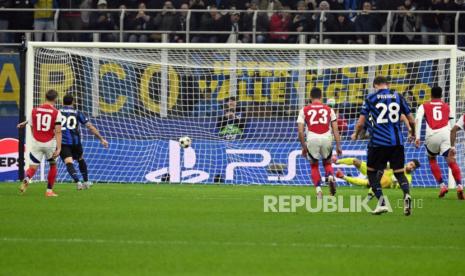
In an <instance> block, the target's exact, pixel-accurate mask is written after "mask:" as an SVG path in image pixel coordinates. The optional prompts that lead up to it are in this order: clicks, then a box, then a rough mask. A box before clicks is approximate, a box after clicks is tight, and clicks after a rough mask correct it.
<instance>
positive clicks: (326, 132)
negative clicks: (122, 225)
mask: <svg viewBox="0 0 465 276" xmlns="http://www.w3.org/2000/svg"><path fill="white" fill-rule="evenodd" d="M336 120H337V117H336V113H335V112H334V110H333V109H332V108H330V107H329V106H327V105H324V104H320V103H318V104H309V105H307V106H306V107H304V108H302V109H301V110H300V112H299V117H298V118H297V123H301V124H306V126H307V149H308V153H309V155H310V158H312V159H314V160H320V159H328V158H330V157H331V155H332V151H333V135H332V133H331V122H333V121H336Z"/></svg>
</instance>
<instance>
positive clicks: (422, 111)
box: [415, 105, 425, 148]
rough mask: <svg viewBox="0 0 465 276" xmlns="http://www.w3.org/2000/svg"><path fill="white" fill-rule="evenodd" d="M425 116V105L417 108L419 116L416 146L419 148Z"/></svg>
mask: <svg viewBox="0 0 465 276" xmlns="http://www.w3.org/2000/svg"><path fill="white" fill-rule="evenodd" d="M424 116H425V109H424V107H423V105H420V107H419V108H418V110H417V116H416V118H415V130H416V131H415V146H416V147H417V148H418V147H419V146H420V137H421V124H422V122H423V117H424Z"/></svg>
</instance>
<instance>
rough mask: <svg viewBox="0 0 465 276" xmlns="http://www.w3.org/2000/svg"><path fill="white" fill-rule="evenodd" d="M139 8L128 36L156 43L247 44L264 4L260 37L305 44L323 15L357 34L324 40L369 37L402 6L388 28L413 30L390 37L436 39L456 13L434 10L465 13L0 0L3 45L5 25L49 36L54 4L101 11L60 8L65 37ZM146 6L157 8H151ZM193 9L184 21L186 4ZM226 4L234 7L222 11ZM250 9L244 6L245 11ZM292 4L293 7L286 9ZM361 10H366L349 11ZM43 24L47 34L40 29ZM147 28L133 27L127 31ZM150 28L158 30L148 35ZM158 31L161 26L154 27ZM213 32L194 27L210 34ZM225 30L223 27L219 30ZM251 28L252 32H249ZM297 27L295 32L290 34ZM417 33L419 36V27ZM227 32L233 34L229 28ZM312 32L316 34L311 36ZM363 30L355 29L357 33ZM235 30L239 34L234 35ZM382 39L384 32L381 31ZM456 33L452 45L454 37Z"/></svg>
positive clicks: (416, 4)
mask: <svg viewBox="0 0 465 276" xmlns="http://www.w3.org/2000/svg"><path fill="white" fill-rule="evenodd" d="M2 8H16V9H25V8H29V9H30V8H35V9H36V10H35V11H33V12H31V11H16V12H12V11H1V9H2ZM123 8H124V9H135V10H137V11H128V12H126V13H125V16H124V19H123V23H124V30H125V31H126V32H125V34H124V41H129V42H159V41H161V39H162V35H161V32H160V31H166V32H168V33H169V32H177V33H170V35H169V37H168V40H169V41H170V42H185V40H186V36H185V34H183V33H182V32H183V31H185V30H186V28H187V25H189V26H190V28H189V29H190V31H191V35H190V40H191V41H190V42H228V41H231V39H234V40H238V41H239V42H242V43H250V42H252V41H253V38H252V33H250V32H252V26H253V24H252V22H253V15H254V13H253V11H255V10H260V11H263V12H260V13H258V16H257V21H256V31H257V34H256V37H255V40H256V42H257V43H266V42H271V43H296V42H298V40H299V38H298V36H297V35H296V34H295V33H299V32H307V33H309V35H308V38H307V41H306V42H307V43H318V42H319V37H318V35H316V33H318V32H319V31H320V27H321V25H320V24H319V22H320V21H322V22H323V24H322V26H323V28H324V30H323V31H325V32H348V33H350V32H352V34H348V35H334V34H333V35H326V36H324V40H323V42H324V43H368V42H369V41H368V36H367V35H363V33H364V32H365V33H366V32H380V31H386V29H387V24H386V22H387V20H386V17H387V13H373V12H371V11H373V10H378V11H387V10H397V11H403V12H401V13H394V14H393V16H392V18H391V24H390V31H391V32H395V33H399V32H408V34H405V35H398V34H397V35H393V36H392V37H391V43H402V44H408V43H425V44H426V43H438V36H437V35H429V34H428V33H431V32H434V33H438V32H444V33H451V32H454V31H455V30H454V26H455V24H454V19H455V15H454V14H441V13H434V11H465V1H464V0H371V1H367V0H325V1H320V0H300V1H296V0H244V1H239V0H171V1H163V0H0V43H8V42H19V41H20V40H21V36H22V34H21V33H17V34H11V33H5V32H2V30H6V29H9V30H35V31H36V32H35V33H34V37H33V39H34V40H36V41H42V40H46V41H51V40H53V39H54V37H53V36H54V33H53V30H54V29H55V24H54V15H55V13H54V12H53V11H52V10H43V9H97V11H94V12H91V11H78V10H75V11H69V10H67V11H61V12H60V13H59V20H58V29H59V30H71V31H75V32H62V33H59V37H58V40H60V41H90V40H92V36H91V34H89V32H86V33H79V32H77V31H79V30H84V31H86V30H97V31H112V30H115V31H116V30H118V29H119V27H120V26H119V25H120V16H119V15H120V13H119V12H108V11H106V10H108V9H123ZM39 9H42V10H39ZM147 9H160V10H162V11H160V12H149V11H147ZM189 9H192V10H205V12H193V13H192V16H191V17H190V22H186V21H187V10H189ZM222 10H237V11H233V12H225V11H222ZM244 10H246V11H247V12H239V11H244ZM291 10H295V13H290V12H287V11H291ZM335 10H337V11H341V12H340V13H325V14H324V16H323V17H324V18H320V16H321V15H320V13H306V11H335ZM353 10H361V11H362V12H358V13H357V12H350V11H353ZM415 10H424V11H431V12H432V13H429V14H418V13H417V14H414V13H412V11H415ZM41 30H46V31H49V32H40V31H41ZM132 30H133V31H147V32H145V33H130V31H132ZM150 31H154V32H153V33H151V32H150ZM155 31H158V32H155ZM208 31H210V32H211V33H200V34H199V33H196V32H208ZM218 31H222V32H223V33H214V32H218ZM244 32H249V33H244ZM286 32H294V34H292V33H291V34H286ZM417 32H418V35H416V34H415V33H417ZM459 32H465V14H464V15H462V16H461V17H460V22H459ZM228 33H229V34H228ZM311 33H314V34H311ZM355 33H358V34H355ZM230 34H235V35H234V36H233V37H232V36H231V35H230ZM118 36H119V34H118V33H116V32H115V33H111V32H106V33H102V34H101V37H100V40H101V41H107V42H108V41H119V37H118ZM376 39H377V40H378V42H381V43H382V42H383V41H384V40H385V37H383V36H380V35H379V36H378V37H377V38H376ZM453 42H454V41H453V37H452V36H449V37H448V38H447V43H453ZM458 44H459V46H465V35H463V36H459V43H458Z"/></svg>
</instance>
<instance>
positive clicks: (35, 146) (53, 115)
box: [28, 104, 61, 165]
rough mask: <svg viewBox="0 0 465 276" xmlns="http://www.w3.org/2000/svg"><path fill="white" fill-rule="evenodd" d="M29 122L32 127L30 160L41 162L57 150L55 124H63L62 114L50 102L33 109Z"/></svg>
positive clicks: (35, 162) (33, 162) (36, 162)
mask: <svg viewBox="0 0 465 276" xmlns="http://www.w3.org/2000/svg"><path fill="white" fill-rule="evenodd" d="M28 123H29V125H30V126H31V128H32V143H31V151H30V162H31V163H32V164H36V165H37V164H39V163H40V161H41V160H42V159H43V158H45V159H46V160H50V159H51V158H52V155H53V152H55V150H56V140H55V125H61V114H60V111H59V110H58V109H56V108H55V107H53V106H52V105H50V104H43V105H41V106H38V107H36V108H34V109H32V113H31V117H30V118H29V119H28Z"/></svg>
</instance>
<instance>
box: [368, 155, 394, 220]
mask: <svg viewBox="0 0 465 276" xmlns="http://www.w3.org/2000/svg"><path fill="white" fill-rule="evenodd" d="M388 151H389V148H387V150H386V149H385V148H384V147H369V148H368V154H367V175H368V181H369V183H370V186H371V189H372V191H373V193H374V195H375V196H376V198H377V199H378V205H377V207H376V209H375V210H374V211H373V214H375V215H378V214H382V213H385V212H387V211H388V208H387V207H386V204H385V202H384V196H383V190H382V188H381V177H382V175H383V171H384V168H385V167H386V163H387V159H386V157H387V156H388Z"/></svg>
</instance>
